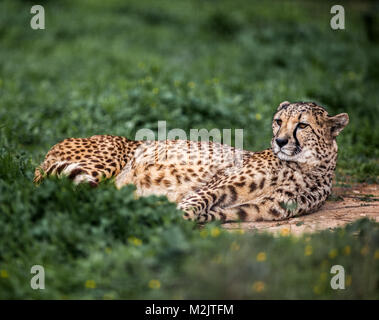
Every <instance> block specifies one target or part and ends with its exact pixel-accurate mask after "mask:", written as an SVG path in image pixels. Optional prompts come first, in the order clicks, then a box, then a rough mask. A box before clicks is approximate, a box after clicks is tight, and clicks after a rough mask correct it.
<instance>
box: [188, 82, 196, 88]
mask: <svg viewBox="0 0 379 320" xmlns="http://www.w3.org/2000/svg"><path fill="white" fill-rule="evenodd" d="M188 87H189V88H191V89H193V88H195V87H196V83H195V82H193V81H190V82H188Z"/></svg>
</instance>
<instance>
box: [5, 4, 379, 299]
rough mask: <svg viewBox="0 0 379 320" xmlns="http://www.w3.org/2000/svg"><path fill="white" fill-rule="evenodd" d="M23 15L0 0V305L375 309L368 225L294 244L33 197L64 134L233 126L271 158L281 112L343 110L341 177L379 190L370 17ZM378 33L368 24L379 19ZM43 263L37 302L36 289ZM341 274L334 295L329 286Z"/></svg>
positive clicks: (59, 8)
mask: <svg viewBox="0 0 379 320" xmlns="http://www.w3.org/2000/svg"><path fill="white" fill-rule="evenodd" d="M32 4H33V3H31V2H29V1H11V0H9V1H8V0H6V1H2V2H1V3H0V299H6V298H8V299H14V298H23V299H29V298H33V299H46V298H53V299H75V298H89V299H92V298H97V299H119V298H124V299H125V298H142V299H144V298H153V299H154V298H168V299H171V298H173V299H181V298H214V299H238V298H243V299H244V298H248V299H252V298H262V299H266V298H285V299H293V298H304V299H311V298H331V299H351V298H358V299H359V298H371V299H378V298H379V274H378V269H379V228H378V224H375V223H373V222H369V221H366V220H361V221H358V222H356V223H355V224H353V225H350V226H348V227H346V228H344V229H339V230H335V231H324V232H321V233H318V234H314V235H310V236H308V235H306V236H303V237H299V238H295V237H292V236H289V235H287V233H286V230H283V232H282V235H281V236H277V237H274V236H272V235H267V234H258V233H254V232H253V233H249V234H242V233H237V234H236V233H228V232H225V231H223V230H222V229H221V228H220V226H218V225H217V224H210V225H208V226H206V227H205V228H204V229H200V228H199V227H198V226H196V225H194V224H192V223H189V222H186V221H183V220H182V218H181V215H180V212H178V211H176V209H175V206H174V205H173V204H170V203H169V202H167V200H166V199H165V198H156V197H150V198H143V199H139V200H135V199H134V198H133V187H127V188H124V189H122V190H121V191H117V190H116V189H115V188H114V186H113V184H112V183H104V184H102V185H101V186H100V187H99V188H97V189H89V188H88V187H87V186H79V187H73V186H72V184H71V183H70V182H69V181H66V180H64V179H63V180H59V181H58V180H54V179H52V180H48V181H46V182H45V183H43V184H42V185H41V186H40V187H38V188H37V187H35V186H34V185H33V184H32V178H33V170H34V168H35V166H36V165H37V164H39V163H40V162H41V161H42V159H43V156H44V155H45V153H46V151H47V150H48V149H49V148H50V147H51V146H52V145H53V144H55V143H57V142H59V141H61V140H63V139H64V138H66V137H85V136H91V135H95V134H105V133H106V134H115V135H123V136H126V137H128V138H134V136H135V133H136V132H137V130H138V129H142V128H149V129H152V130H154V131H156V130H157V125H158V121H159V120H165V121H167V129H168V130H169V129H172V128H181V129H184V130H185V131H186V132H189V130H190V129H192V128H195V129H200V128H206V129H208V130H210V129H212V128H219V129H224V128H231V129H235V128H241V129H244V148H245V149H250V150H259V149H263V148H267V147H269V142H270V139H271V117H272V115H273V113H274V111H275V109H276V106H277V105H278V104H279V103H280V102H281V101H283V100H289V101H299V100H311V101H316V102H319V103H320V104H321V105H323V106H325V107H326V108H327V109H328V110H329V112H330V113H331V114H336V113H339V112H348V113H349V116H350V124H349V125H348V127H347V128H346V129H345V130H344V131H343V133H342V134H341V136H340V137H339V138H338V143H339V147H340V153H339V161H338V166H337V181H338V183H340V184H345V185H346V184H349V183H351V182H352V181H356V182H369V183H377V182H378V176H379V162H378V159H379V129H378V128H379V126H378V116H377V113H378V111H379V110H378V101H379V91H378V90H377V89H378V87H379V71H378V69H377V67H376V64H377V57H378V56H379V46H378V42H377V39H376V40H375V37H374V38H372V37H371V38H370V37H369V36H368V34H369V33H368V31H367V25H366V24H365V23H364V21H365V20H364V19H363V17H364V14H365V12H366V11H368V12H371V13H373V12H374V11H373V10H372V9H371V8H370V5H369V4H365V3H360V4H359V5H358V4H357V3H355V5H354V6H353V4H349V3H347V4H346V5H345V12H346V30H343V31H341V30H340V31H333V30H332V29H331V28H330V25H329V21H330V17H331V15H330V7H331V5H332V4H334V3H331V2H328V1H320V2H311V1H306V2H286V1H242V0H234V1H226V0H224V1H210V0H209V1H200V0H192V1H168V0H162V1H153V0H151V1H141V0H138V1H137V0H130V1H127V2H125V1H113V0H112V1H106V2H105V1H89V0H88V1H84V0H83V1H73V0H72V1H63V0H62V1H42V2H41V4H42V5H43V6H44V8H45V14H46V29H45V30H32V29H31V28H30V19H31V17H32V15H31V14H30V7H31V6H32ZM376 23H378V22H377V20H376ZM35 264H38V265H43V266H44V267H45V273H46V289H45V290H32V289H31V288H30V279H31V277H32V275H31V274H30V268H31V266H32V265H35ZM336 264H339V265H342V266H344V268H345V271H346V289H345V290H332V289H331V288H330V284H329V282H330V278H331V277H332V275H331V274H330V268H331V266H332V265H336Z"/></svg>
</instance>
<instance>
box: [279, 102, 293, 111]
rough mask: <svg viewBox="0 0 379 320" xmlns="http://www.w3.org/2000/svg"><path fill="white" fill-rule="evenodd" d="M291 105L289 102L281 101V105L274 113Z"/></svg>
mask: <svg viewBox="0 0 379 320" xmlns="http://www.w3.org/2000/svg"><path fill="white" fill-rule="evenodd" d="M290 104H291V103H290V102H289V101H283V102H282V103H280V105H279V107H278V109H277V110H276V111H279V110H281V109H283V108H285V107H287V106H289V105H290Z"/></svg>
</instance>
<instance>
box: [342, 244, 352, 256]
mask: <svg viewBox="0 0 379 320" xmlns="http://www.w3.org/2000/svg"><path fill="white" fill-rule="evenodd" d="M343 253H344V254H345V256H348V255H350V253H351V248H350V246H346V247H345V248H344V249H343Z"/></svg>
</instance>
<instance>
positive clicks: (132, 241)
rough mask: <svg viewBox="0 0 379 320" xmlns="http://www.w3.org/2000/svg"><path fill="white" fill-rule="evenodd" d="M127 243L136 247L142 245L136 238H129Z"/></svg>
mask: <svg viewBox="0 0 379 320" xmlns="http://www.w3.org/2000/svg"><path fill="white" fill-rule="evenodd" d="M128 241H129V242H130V243H132V244H134V245H135V246H136V247H139V246H140V245H142V240H141V239H138V238H136V237H129V238H128Z"/></svg>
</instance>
